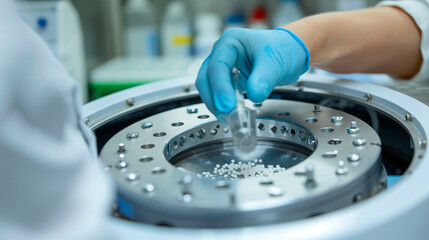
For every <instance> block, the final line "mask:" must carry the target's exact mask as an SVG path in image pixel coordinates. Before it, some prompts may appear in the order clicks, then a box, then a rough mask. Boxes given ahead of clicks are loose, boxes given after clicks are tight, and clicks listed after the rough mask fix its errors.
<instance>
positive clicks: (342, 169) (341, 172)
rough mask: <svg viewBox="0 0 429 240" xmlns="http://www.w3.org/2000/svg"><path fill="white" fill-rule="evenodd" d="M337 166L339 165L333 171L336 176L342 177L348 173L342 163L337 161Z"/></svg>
mask: <svg viewBox="0 0 429 240" xmlns="http://www.w3.org/2000/svg"><path fill="white" fill-rule="evenodd" d="M338 165H339V167H338V168H337V170H336V171H335V173H336V174H337V175H344V174H347V173H348V171H349V170H348V169H347V168H346V167H345V166H344V162H343V161H339V162H338Z"/></svg>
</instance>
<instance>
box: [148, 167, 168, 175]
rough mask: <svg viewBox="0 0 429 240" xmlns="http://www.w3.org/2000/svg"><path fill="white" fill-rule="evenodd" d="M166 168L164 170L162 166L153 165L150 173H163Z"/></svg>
mask: <svg viewBox="0 0 429 240" xmlns="http://www.w3.org/2000/svg"><path fill="white" fill-rule="evenodd" d="M166 171H167V170H165V168H162V167H155V168H154V169H152V171H151V173H152V174H163V173H165V172H166Z"/></svg>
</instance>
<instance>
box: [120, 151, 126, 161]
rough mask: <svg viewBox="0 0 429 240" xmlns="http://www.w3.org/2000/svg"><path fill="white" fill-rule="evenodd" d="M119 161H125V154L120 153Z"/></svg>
mask: <svg viewBox="0 0 429 240" xmlns="http://www.w3.org/2000/svg"><path fill="white" fill-rule="evenodd" d="M119 161H125V154H123V153H121V154H119Z"/></svg>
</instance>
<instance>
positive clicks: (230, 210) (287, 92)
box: [83, 74, 429, 239]
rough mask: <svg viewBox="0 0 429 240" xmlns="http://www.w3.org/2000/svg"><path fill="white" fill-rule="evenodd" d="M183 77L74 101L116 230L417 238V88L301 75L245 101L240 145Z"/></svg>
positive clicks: (427, 178)
mask: <svg viewBox="0 0 429 240" xmlns="http://www.w3.org/2000/svg"><path fill="white" fill-rule="evenodd" d="M194 81H195V78H193V77H185V78H177V79H170V80H165V81H159V82H155V83H150V84H146V85H142V86H139V87H135V88H132V89H128V90H124V91H122V92H119V93H115V94H112V95H109V96H106V97H104V98H101V99H99V100H96V101H94V102H91V103H89V104H87V105H85V106H84V108H83V113H84V117H85V122H86V124H87V125H88V126H89V127H90V128H91V129H92V131H94V133H95V135H96V137H97V145H98V151H99V156H100V157H99V164H100V166H102V167H103V169H105V171H106V172H107V173H108V174H109V175H110V176H111V178H112V179H113V181H112V182H114V184H115V187H116V190H117V198H116V202H115V204H114V205H113V206H112V217H111V219H110V220H109V228H110V229H111V230H112V231H114V232H115V233H117V234H120V236H121V237H123V238H124V239H134V238H135V239H137V238H144V237H145V238H148V239H149V238H150V239H219V238H220V239H237V238H238V239H260V238H268V239H274V238H282V239H285V238H302V239H338V238H341V239H344V238H347V239H379V238H393V239H398V238H416V239H417V238H420V239H421V238H424V237H425V235H424V234H425V233H426V220H427V219H428V218H429V188H428V187H426V186H425V183H427V182H429V174H427V171H428V170H429V157H428V154H426V149H427V135H428V129H429V121H428V119H429V108H428V106H427V105H426V104H425V103H422V102H421V101H423V102H424V101H426V100H429V98H427V95H426V94H427V90H428V89H429V88H427V87H426V88H425V87H422V86H416V85H415V84H411V83H404V84H394V85H391V86H389V87H386V86H378V85H372V84H368V83H362V82H353V81H348V80H341V79H337V78H335V77H328V76H320V75H313V74H305V75H303V76H302V77H301V79H300V80H299V81H298V82H296V83H294V84H291V85H288V86H282V87H277V88H275V90H274V91H273V93H272V94H271V95H270V97H269V99H267V100H266V101H264V102H263V103H253V102H251V101H249V100H245V101H244V105H245V107H246V108H247V109H250V110H251V111H252V112H254V114H255V116H256V119H255V131H256V138H257V143H256V147H255V149H254V150H253V151H250V152H242V151H239V150H238V149H237V147H236V145H235V144H234V141H233V135H232V133H231V129H230V126H229V125H228V124H224V123H223V122H219V121H218V120H217V118H216V117H215V116H214V115H213V114H212V113H211V112H210V111H209V110H208V109H207V108H206V106H205V105H204V104H203V103H202V102H201V99H200V97H199V95H198V92H197V90H196V88H195V86H194ZM392 88H394V89H395V90H393V89H392ZM425 92H426V93H425ZM417 99H419V100H417ZM428 102H429V101H428Z"/></svg>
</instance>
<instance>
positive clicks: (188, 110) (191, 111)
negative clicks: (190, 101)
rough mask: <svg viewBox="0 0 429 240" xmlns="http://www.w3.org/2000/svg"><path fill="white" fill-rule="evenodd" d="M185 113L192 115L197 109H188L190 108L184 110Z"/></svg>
mask: <svg viewBox="0 0 429 240" xmlns="http://www.w3.org/2000/svg"><path fill="white" fill-rule="evenodd" d="M186 112H187V113H189V114H194V113H197V112H198V108H196V107H190V108H188V109H186Z"/></svg>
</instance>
